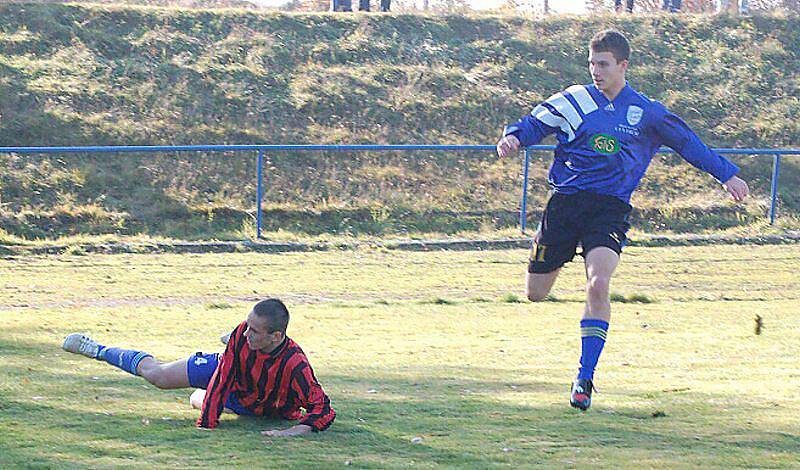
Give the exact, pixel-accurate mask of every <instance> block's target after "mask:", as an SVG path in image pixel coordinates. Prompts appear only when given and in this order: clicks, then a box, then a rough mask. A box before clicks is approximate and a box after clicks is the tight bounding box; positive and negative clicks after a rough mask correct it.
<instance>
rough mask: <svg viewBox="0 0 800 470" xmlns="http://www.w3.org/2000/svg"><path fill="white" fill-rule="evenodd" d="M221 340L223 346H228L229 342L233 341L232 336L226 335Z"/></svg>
mask: <svg viewBox="0 0 800 470" xmlns="http://www.w3.org/2000/svg"><path fill="white" fill-rule="evenodd" d="M219 340H220V341H222V344H228V341H230V340H231V334H230V333H225V334H224V335H222V336H220V337H219Z"/></svg>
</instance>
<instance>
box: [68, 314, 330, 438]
mask: <svg viewBox="0 0 800 470" xmlns="http://www.w3.org/2000/svg"><path fill="white" fill-rule="evenodd" d="M288 324H289V311H288V310H287V308H286V306H285V305H284V304H283V302H281V301H280V300H278V299H267V300H262V301H261V302H259V303H257V304H256V305H255V306H254V307H253V310H252V311H251V312H250V313H249V314H248V315H247V320H245V321H244V322H242V323H241V324H240V325H239V326H237V327H236V329H235V330H233V331H232V332H231V334H230V339H229V340H228V341H227V346H226V348H225V352H224V353H222V354H217V353H210V354H204V353H201V352H198V353H196V354H194V355H192V356H191V357H189V358H188V359H181V360H178V361H174V362H169V363H162V362H159V361H157V360H156V359H155V358H154V357H153V356H151V355H149V354H147V353H144V352H142V351H136V350H130V349H120V348H110V347H106V346H103V345H101V344H98V343H97V342H96V341H94V340H92V339H91V338H89V337H87V336H85V335H82V334H79V333H73V334H71V335H69V336H67V337H66V339H65V340H64V344H63V346H62V347H63V348H64V349H65V350H66V351H69V352H71V353H75V354H82V355H84V356H87V357H91V358H93V359H97V360H99V361H105V362H108V363H109V364H111V365H113V366H116V367H119V368H120V369H122V370H124V371H126V372H129V373H131V374H133V375H140V376H142V377H143V378H144V379H145V380H147V381H148V382H150V383H151V384H153V385H155V386H156V387H158V388H162V389H175V388H188V387H194V388H197V389H198V390H196V391H195V392H194V393H192V395H191V398H190V400H189V401H190V402H191V404H192V406H193V407H195V408H199V409H201V410H202V411H201V414H200V418H199V419H198V420H197V426H198V427H201V428H208V429H211V428H215V427H216V426H217V424H218V423H219V416H220V414H221V413H222V412H223V410H224V411H227V412H231V413H236V414H239V415H249V416H267V417H276V418H283V419H287V420H300V423H299V424H297V425H294V426H292V427H290V428H288V429H284V430H271V431H264V432H263V433H262V434H264V435H269V436H296V435H300V434H307V433H309V432H311V431H323V430H325V429H327V428H328V427H329V426H330V425H331V423H333V420H334V418H335V417H336V413H335V412H334V410H333V408H331V405H330V400H329V399H328V396H327V395H326V394H325V391H324V390H323V389H322V386H320V384H319V382H318V381H317V378H316V377H315V376H314V371H313V370H312V369H311V365H310V364H309V363H308V359H307V358H306V356H305V353H303V350H302V349H300V346H298V345H297V343H295V342H294V341H292V340H291V339H290V338H289V337H288V336H286V326H287V325H288ZM301 408H303V409H305V411H306V412H305V414H303V413H302V412H301V410H300V409H301Z"/></svg>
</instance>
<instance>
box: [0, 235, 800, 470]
mask: <svg viewBox="0 0 800 470" xmlns="http://www.w3.org/2000/svg"><path fill="white" fill-rule="evenodd" d="M527 255H528V254H527V251H525V250H506V251H470V252H431V253H416V252H402V251H389V250H383V249H362V250H356V251H329V252H315V253H297V254H294V253H293V254H254V253H247V254H205V255H173V254H159V255H153V254H149V255H90V256H45V257H35V256H30V257H18V258H9V259H4V260H2V261H1V262H0V263H1V264H0V281H1V282H0V288H2V297H0V331H2V333H1V334H0V467H2V468H8V467H24V466H51V467H65V466H75V467H93V468H96V467H113V466H127V467H152V466H169V467H195V466H212V467H217V466H227V465H237V466H239V465H240V466H248V467H258V468H285V467H286V466H296V467H309V466H312V465H314V466H317V467H320V468H329V467H341V466H345V465H346V464H348V463H349V464H350V465H351V466H353V467H372V468H385V467H406V466H415V467H421V468H426V467H450V466H456V467H469V468H485V467H493V466H513V467H530V466H534V465H540V466H554V467H574V466H579V465H585V464H600V465H606V466H622V467H631V468H640V467H670V468H675V467H697V466H741V467H792V466H796V465H798V462H800V431H798V430H800V414H799V413H798V408H800V387H798V384H800V365H799V364H800V363H799V362H798V349H797V348H798V344H800V326H798V325H800V308H798V305H800V275H798V274H797V273H798V271H800V245H796V244H795V245H775V246H734V245H725V246H713V247H712V246H708V247H680V248H675V247H670V248H636V247H631V248H629V249H628V250H627V251H626V252H625V254H624V255H623V261H622V264H621V265H620V268H619V270H618V273H617V276H616V277H615V279H614V280H613V281H612V287H611V289H612V292H613V294H614V295H613V297H614V298H615V299H617V301H615V302H613V303H612V322H611V328H610V330H609V340H608V343H607V345H606V348H605V351H604V352H603V355H602V357H601V358H600V364H599V366H598V371H597V374H596V376H595V378H596V384H597V387H598V388H599V391H598V392H596V394H595V395H594V405H593V407H592V409H591V410H590V411H589V412H587V413H581V412H578V411H576V410H574V409H572V408H570V407H569V404H568V388H569V384H570V382H571V381H572V379H573V378H574V375H575V372H576V365H577V361H578V357H579V354H580V338H579V325H578V322H579V319H580V316H581V313H582V311H583V266H582V264H581V263H577V262H576V263H571V264H569V265H567V267H565V269H564V270H563V272H562V276H561V278H560V279H559V280H558V281H557V283H556V286H555V288H554V291H553V295H554V298H552V299H551V300H550V301H547V302H541V303H536V304H533V303H530V302H528V301H527V300H524V294H523V293H522V291H523V285H524V273H525V270H526V259H527ZM268 296H277V297H280V298H282V299H284V300H285V301H286V303H287V305H288V306H289V310H290V312H291V313H292V320H291V322H290V324H289V336H291V337H292V338H293V339H295V340H296V341H297V342H298V343H299V344H300V345H301V346H302V347H303V349H304V350H305V351H306V353H307V355H308V356H309V359H310V360H311V363H312V365H313V366H314V370H315V372H316V375H317V377H318V378H319V380H320V382H321V383H322V384H323V386H324V387H325V389H326V391H327V392H328V394H329V395H330V397H331V400H332V402H333V407H334V408H335V409H336V411H337V414H338V416H337V419H336V422H335V423H334V424H333V426H332V427H331V428H330V429H329V430H328V431H326V432H324V433H321V434H315V435H312V436H307V437H301V438H292V439H285V438H284V439H281V438H269V439H267V438H265V437H263V436H261V435H260V434H259V431H261V430H265V429H273V428H283V427H288V424H287V423H284V422H280V421H269V420H264V419H257V418H237V417H234V416H230V415H225V416H224V417H223V418H222V421H221V424H220V426H219V428H217V429H216V430H214V431H203V430H198V429H196V428H195V427H194V420H195V419H196V418H197V415H198V412H197V411H196V410H192V409H191V408H190V407H189V405H188V397H189V393H190V391H189V390H177V391H162V390H157V389H155V388H154V387H152V386H151V385H149V384H147V383H146V382H144V381H143V380H142V379H140V378H135V377H132V376H130V375H128V374H126V373H124V372H122V371H120V370H118V369H116V368H113V367H111V366H109V365H108V364H105V363H100V362H96V361H92V360H89V359H86V358H84V357H80V356H75V355H71V354H68V353H66V352H64V351H62V350H61V349H60V345H61V341H62V339H63V337H64V336H65V335H66V334H67V333H70V332H73V331H81V332H87V333H90V334H91V335H92V336H93V337H95V338H96V339H97V340H99V341H100V342H101V343H103V344H108V345H114V346H121V347H132V348H137V349H141V350H144V351H147V352H149V353H151V354H154V355H155V356H156V357H157V358H159V359H162V360H174V359H179V358H185V357H187V356H188V355H189V354H191V353H193V352H195V351H199V350H202V351H206V352H213V351H217V350H220V349H221V348H222V345H221V344H220V343H219V339H218V338H219V335H220V334H221V333H223V332H226V331H229V330H230V329H232V328H233V326H235V325H236V324H237V323H239V322H240V321H242V320H243V319H244V317H245V316H246V314H247V312H248V311H249V308H250V307H251V306H252V304H253V303H254V302H255V301H256V300H257V299H261V298H264V297H268ZM757 314H758V315H761V316H762V317H763V323H764V328H763V332H762V334H761V335H755V333H754V326H755V322H754V317H755V316H756V315H757ZM416 438H421V439H416ZM412 440H413V441H412Z"/></svg>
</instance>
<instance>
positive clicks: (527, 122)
mask: <svg viewBox="0 0 800 470" xmlns="http://www.w3.org/2000/svg"><path fill="white" fill-rule="evenodd" d="M551 117H552V118H553V119H550V118H551ZM543 119H544V120H547V121H548V122H549V123H550V124H551V125H548V124H545V122H544V120H543ZM559 119H561V118H560V116H559V117H555V116H553V115H552V114H551V113H550V112H549V110H547V109H546V108H544V106H543V105H539V106H537V107H536V108H534V110H533V111H532V112H531V114H530V115H528V116H523V117H522V119H520V120H519V121H517V122H515V123H514V124H511V125H508V126H506V128H505V129H504V130H503V135H504V136H506V135H514V136H515V137H516V138H517V139H519V142H520V144H521V145H522V146H523V147H528V146H530V145H536V144H538V143H539V142H541V141H542V139H544V138H545V137H547V136H548V135H550V134H552V133H554V132H556V131H557V130H558V129H559V128H560V127H559V126H560V121H559Z"/></svg>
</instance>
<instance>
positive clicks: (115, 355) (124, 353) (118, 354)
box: [96, 346, 153, 375]
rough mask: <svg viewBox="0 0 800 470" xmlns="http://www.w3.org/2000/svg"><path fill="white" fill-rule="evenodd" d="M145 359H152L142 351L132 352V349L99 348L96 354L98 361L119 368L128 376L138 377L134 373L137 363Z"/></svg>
mask: <svg viewBox="0 0 800 470" xmlns="http://www.w3.org/2000/svg"><path fill="white" fill-rule="evenodd" d="M146 357H153V356H151V355H150V354H147V353H146V352H142V351H134V350H132V349H121V348H107V347H105V346H100V350H99V351H98V352H97V358H96V359H97V360H98V361H106V362H108V363H109V364H111V365H112V366H116V367H119V368H120V369H122V370H124V371H125V372H128V373H129V374H133V375H139V374H137V373H136V368H137V367H139V363H140V362H142V359H144V358H146Z"/></svg>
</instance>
